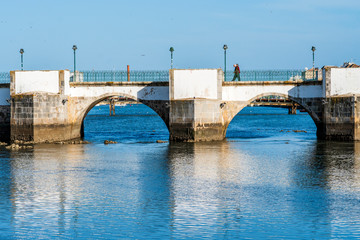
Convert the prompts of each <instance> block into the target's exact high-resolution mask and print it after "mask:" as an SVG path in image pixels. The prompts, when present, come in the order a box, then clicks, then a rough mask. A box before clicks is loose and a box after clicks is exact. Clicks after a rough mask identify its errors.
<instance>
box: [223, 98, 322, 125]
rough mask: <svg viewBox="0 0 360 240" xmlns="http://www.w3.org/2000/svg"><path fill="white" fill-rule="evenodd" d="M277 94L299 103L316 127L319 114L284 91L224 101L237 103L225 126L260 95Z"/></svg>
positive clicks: (318, 121) (319, 121)
mask: <svg viewBox="0 0 360 240" xmlns="http://www.w3.org/2000/svg"><path fill="white" fill-rule="evenodd" d="M271 95H273V96H279V97H284V98H286V99H289V100H291V101H293V102H295V103H297V104H299V105H300V106H301V107H303V108H304V109H305V111H306V112H307V113H308V114H309V115H310V117H311V118H312V120H313V121H314V123H315V125H316V126H317V127H318V125H319V124H320V123H321V120H320V118H319V116H318V115H317V114H316V113H315V112H314V111H313V110H312V109H311V107H310V106H308V105H307V104H306V103H304V102H301V99H297V98H294V97H292V96H289V95H288V94H284V93H276V92H268V93H261V94H258V95H256V96H255V97H253V98H251V99H249V100H247V101H224V103H235V104H236V105H237V108H238V109H237V110H236V111H235V112H236V113H235V114H232V115H233V116H231V117H230V119H228V120H227V126H226V128H227V127H228V125H229V124H230V123H231V121H232V120H233V119H234V117H235V116H236V115H237V114H238V113H239V112H241V111H242V110H243V109H244V108H245V107H246V106H248V105H249V104H250V103H251V102H253V101H254V100H256V99H258V98H261V97H265V96H271Z"/></svg>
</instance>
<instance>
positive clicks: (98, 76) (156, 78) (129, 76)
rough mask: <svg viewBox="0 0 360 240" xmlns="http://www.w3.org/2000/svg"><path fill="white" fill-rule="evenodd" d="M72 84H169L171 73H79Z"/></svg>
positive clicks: (72, 78)
mask: <svg viewBox="0 0 360 240" xmlns="http://www.w3.org/2000/svg"><path fill="white" fill-rule="evenodd" d="M70 81H72V82H126V81H131V82H168V81H169V71H166V70H164V71H130V72H129V73H128V72H127V71H79V72H76V74H75V78H74V73H71V79H70Z"/></svg>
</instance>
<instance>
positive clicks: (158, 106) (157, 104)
mask: <svg viewBox="0 0 360 240" xmlns="http://www.w3.org/2000/svg"><path fill="white" fill-rule="evenodd" d="M119 96H122V97H126V98H128V99H131V100H134V101H137V102H140V103H142V104H144V105H145V106H147V107H149V108H151V109H152V110H153V111H154V112H155V113H156V114H157V115H158V116H159V117H160V118H161V119H162V120H163V122H164V123H165V125H166V127H167V129H168V130H169V120H168V119H169V111H168V109H169V107H168V106H169V104H168V101H157V100H154V101H151V100H142V99H139V98H137V97H135V96H133V95H129V94H126V93H120V92H116V93H115V92H114V93H107V94H103V95H100V96H97V97H94V98H91V99H89V100H88V102H87V103H86V104H85V107H83V109H81V110H80V113H79V115H78V116H79V118H78V121H80V123H81V129H80V135H81V137H84V120H85V118H86V116H87V115H88V113H89V112H90V110H91V109H93V108H94V107H95V106H96V105H97V104H98V103H100V102H102V101H104V100H105V99H107V98H110V97H119ZM164 109H165V111H164ZM166 109H167V111H166Z"/></svg>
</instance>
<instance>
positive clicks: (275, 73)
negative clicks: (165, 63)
mask: <svg viewBox="0 0 360 240" xmlns="http://www.w3.org/2000/svg"><path fill="white" fill-rule="evenodd" d="M319 73H321V72H319ZM319 73H318V72H315V76H314V77H313V74H312V73H311V74H309V73H308V72H306V71H304V70H243V71H241V73H240V80H241V81H242V82H243V81H291V80H303V81H317V80H321V79H322V77H321V74H320V75H319ZM233 76H234V73H233V71H226V81H231V80H232V79H233ZM128 80H129V81H131V82H168V81H169V71H167V70H160V71H136V70H133V71H130V72H129V74H128V72H127V71H79V72H76V75H75V78H74V73H73V72H72V73H71V79H70V81H72V82H74V81H76V82H126V81H128ZM235 80H237V79H235ZM0 83H10V73H9V72H0Z"/></svg>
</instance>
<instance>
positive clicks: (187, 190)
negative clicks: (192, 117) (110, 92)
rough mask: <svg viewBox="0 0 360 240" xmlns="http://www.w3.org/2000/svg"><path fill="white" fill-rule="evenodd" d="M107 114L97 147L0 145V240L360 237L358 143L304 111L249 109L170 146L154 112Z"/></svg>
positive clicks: (100, 114) (100, 116)
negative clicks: (322, 134)
mask: <svg viewBox="0 0 360 240" xmlns="http://www.w3.org/2000/svg"><path fill="white" fill-rule="evenodd" d="M108 111H109V109H108V106H97V107H95V108H94V109H93V110H92V111H91V112H90V113H89V115H88V116H87V117H86V119H85V139H86V140H88V141H90V142H91V144H87V145H55V144H54V145H52V144H47V145H36V146H35V147H34V149H30V150H29V149H27V150H19V151H9V150H5V149H4V148H1V149H0V161H1V164H0V239H50V238H51V239H121V238H124V239H200V238H207V239H351V238H353V239H354V238H357V239H359V238H360V217H359V216H360V143H353V142H348V143H346V142H324V141H318V140H317V139H316V135H315V133H316V127H315V125H314V123H313V121H312V120H311V118H310V117H309V116H308V115H307V114H303V113H299V114H297V115H288V114H287V110H286V109H278V108H263V107H253V108H250V107H248V108H245V109H244V110H243V111H241V112H240V113H239V114H238V115H237V116H236V117H235V119H234V120H233V121H232V122H231V124H230V126H229V128H228V133H227V139H226V140H225V141H221V142H210V143H171V144H170V143H155V142H156V140H167V139H168V132H167V129H166V126H165V124H164V123H163V122H162V120H161V119H160V117H158V116H157V115H156V114H155V113H154V112H152V110H151V109H149V108H148V107H146V106H144V105H133V106H127V107H117V108H116V112H117V115H116V116H113V117H109V116H108ZM297 130H301V131H297ZM104 140H114V141H118V144H111V145H110V144H109V145H104V144H103V141H104Z"/></svg>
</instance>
